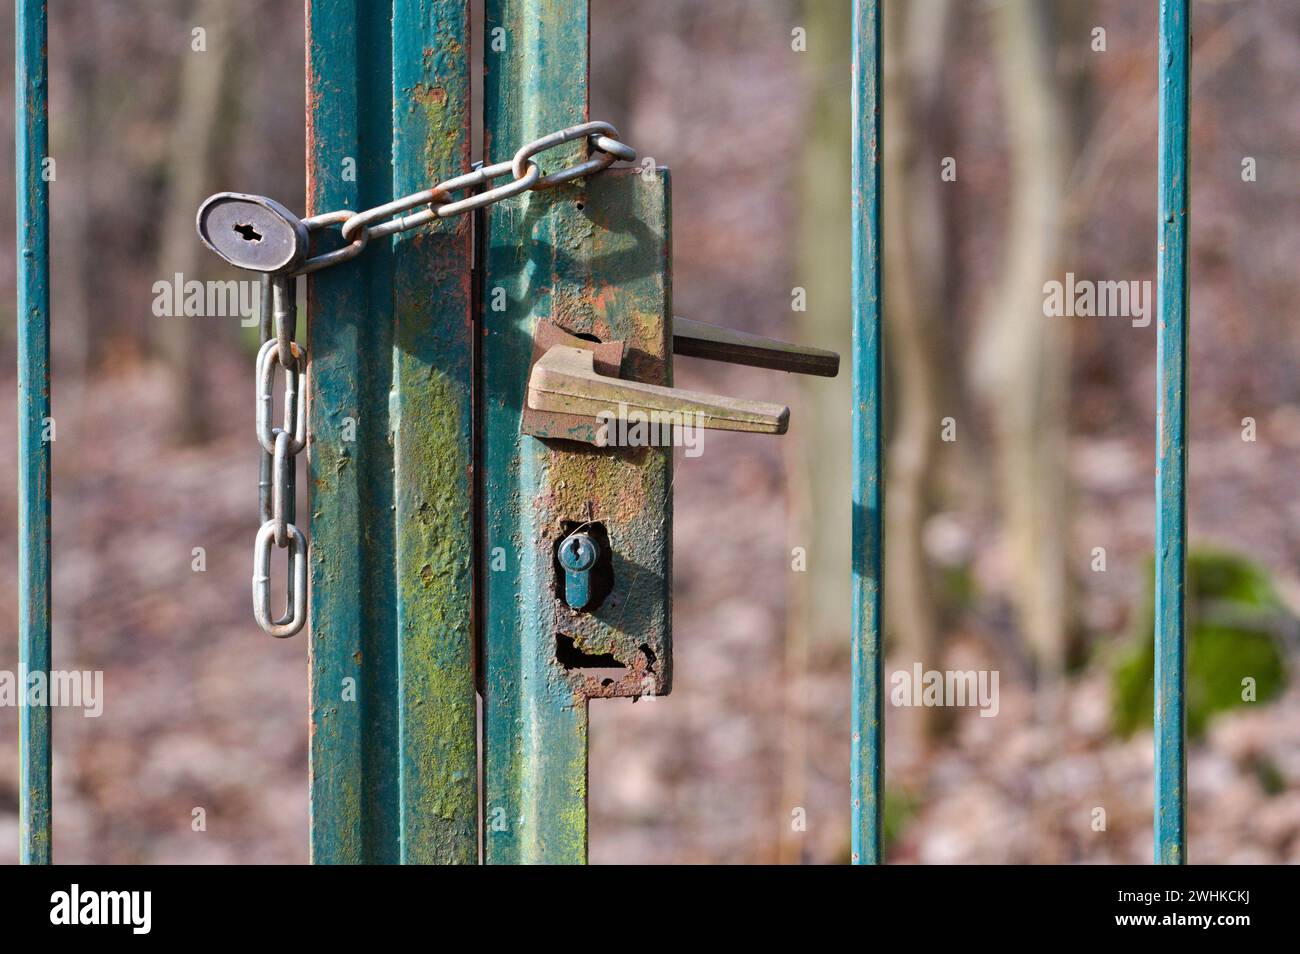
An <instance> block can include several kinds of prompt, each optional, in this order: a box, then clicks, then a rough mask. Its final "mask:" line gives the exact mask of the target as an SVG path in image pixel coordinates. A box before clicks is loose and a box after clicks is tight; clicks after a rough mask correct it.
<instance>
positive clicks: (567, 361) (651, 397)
mask: <svg viewBox="0 0 1300 954" xmlns="http://www.w3.org/2000/svg"><path fill="white" fill-rule="evenodd" d="M594 358H595V356H594V355H593V354H592V352H590V351H588V350H586V349H584V348H574V347H570V346H568V345H555V346H553V347H551V348H549V349H547V352H546V354H544V355H542V357H541V358H540V359H539V360H538V361H537V363H536V364H534V365H533V372H532V374H531V375H530V376H529V378H528V406H529V407H530V408H532V409H533V410H535V411H550V412H555V413H561V414H576V415H580V416H583V417H589V418H590V417H600V416H606V417H609V418H614V419H617V418H620V417H624V416H625V415H626V413H627V412H629V411H639V412H641V413H642V414H645V415H647V416H649V417H651V418H653V417H654V416H655V415H678V416H679V417H680V418H681V419H682V422H683V423H688V424H689V423H692V420H691V419H693V418H696V416H697V415H698V416H699V418H701V419H702V424H703V426H704V427H707V428H711V429H713V430H720V431H752V432H755V433H760V434H784V433H785V430H786V427H787V426H788V424H789V422H790V409H789V408H788V407H784V406H782V405H780V404H770V403H768V402H766V401H747V400H744V399H742V398H731V397H725V396H723V395H721V394H705V393H703V392H700V391H684V390H681V389H679V388H669V387H663V386H662V385H658V384H642V383H641V382H640V381H624V380H623V379H622V378H611V377H607V376H606V375H603V374H598V373H597V372H596V368H595V364H594Z"/></svg>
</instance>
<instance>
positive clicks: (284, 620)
mask: <svg viewBox="0 0 1300 954" xmlns="http://www.w3.org/2000/svg"><path fill="white" fill-rule="evenodd" d="M285 529H286V530H287V531H288V537H289V539H288V543H289V572H290V585H289V586H288V587H287V592H288V599H287V601H286V604H285V609H284V615H283V616H280V617H278V618H273V617H272V615H271V548H272V547H273V546H274V545H275V522H274V521H273V520H268V521H267V522H266V523H264V524H262V529H260V530H258V531H257V540H256V542H254V544H253V617H254V618H255V619H256V620H257V625H259V626H261V627H262V629H264V630H265V631H266V632H267V633H268V634H270V635H271V636H274V637H275V638H276V639H286V638H288V637H289V636H292V635H294V634H295V633H297V632H298V631H299V630H300V629H302V627H303V624H305V623H306V622H307V601H306V599H305V595H306V593H307V541H306V539H305V538H304V537H303V535H302V531H301V530H299V529H298V528H297V527H295V526H294V525H293V524H291V523H290V524H287V525H286V527H285Z"/></svg>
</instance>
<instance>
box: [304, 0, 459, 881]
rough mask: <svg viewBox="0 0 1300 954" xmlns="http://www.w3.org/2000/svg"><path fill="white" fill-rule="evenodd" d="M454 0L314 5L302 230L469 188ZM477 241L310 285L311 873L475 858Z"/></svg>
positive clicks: (370, 256)
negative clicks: (463, 184)
mask: <svg viewBox="0 0 1300 954" xmlns="http://www.w3.org/2000/svg"><path fill="white" fill-rule="evenodd" d="M466 8H467V4H466V3H465V2H464V0H438V2H434V0H424V2H420V0H391V2H390V3H377V2H362V0H313V2H312V3H311V5H310V7H309V9H308V103H309V110H308V116H309V118H308V167H309V176H308V209H309V211H310V212H312V213H319V212H323V211H331V210H334V209H340V208H351V209H360V208H368V207H371V206H374V205H378V204H380V203H383V202H387V201H389V200H390V199H391V198H392V197H393V196H394V195H395V194H406V193H409V192H413V191H416V190H417V189H421V188H427V187H428V186H429V185H430V184H431V183H433V182H436V181H438V180H439V179H442V178H446V177H448V176H450V175H452V174H455V173H459V172H462V171H465V169H466V167H467V164H468V160H469V106H468V102H469V64H468V60H469V53H468V41H467V37H468V26H469V24H468V15H467V10H466ZM469 242H470V233H469V224H468V223H467V222H466V221H464V220H463V219H462V220H461V221H459V222H455V223H445V224H441V225H438V226H434V227H431V228H426V229H421V230H418V231H415V232H411V233H407V234H405V235H403V236H402V237H401V238H390V239H387V240H382V241H379V240H377V241H375V242H372V243H371V244H370V246H369V247H368V248H367V249H366V251H365V253H364V254H363V255H361V256H359V257H358V258H357V259H355V260H354V261H351V262H348V263H345V264H343V265H339V266H336V267H334V268H330V269H326V270H324V271H322V272H318V273H316V274H314V275H313V276H312V277H311V279H310V281H309V286H308V289H309V308H308V355H309V360H310V386H309V390H310V394H311V398H310V405H309V418H310V429H311V443H310V445H309V452H308V460H309V473H310V476H311V514H312V520H311V531H312V543H311V583H312V597H311V644H310V645H311V650H310V657H311V662H310V669H311V725H312V741H311V806H312V817H311V839H312V859H313V861H315V862H321V863H333V862H337V863H395V862H463V863H473V862H474V861H476V860H477V856H478V836H477V812H478V804H477V797H478V796H477V764H476V751H475V733H476V726H475V719H476V713H475V698H474V684H473V668H472V662H473V641H472V633H471V630H470V607H471V597H472V585H471V571H472V563H471V552H472V542H471V541H472V531H473V516H472V508H471V496H470V484H471V471H470V443H471V432H470V407H471V404H470V394H471V371H472V361H471V356H470V351H471V345H472V329H471V326H470V320H471V313H470V301H469V277H470V268H471V254H470V244H469Z"/></svg>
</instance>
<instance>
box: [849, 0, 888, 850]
mask: <svg viewBox="0 0 1300 954" xmlns="http://www.w3.org/2000/svg"><path fill="white" fill-rule="evenodd" d="M882 53H883V46H882V44H881V29H880V3H879V0H854V3H853V92H852V103H853V173H852V175H853V182H852V190H853V191H852V195H853V240H852V256H853V410H852V431H853V520H852V533H853V541H852V546H851V557H852V565H853V633H852V647H851V653H852V660H853V663H852V665H853V675H852V687H853V688H852V697H853V714H852V726H851V743H850V745H851V749H850V760H851V770H850V804H851V810H852V836H851V841H852V845H851V851H852V854H851V859H852V862H853V863H854V864H880V863H881V862H882V861H883V860H884V844H883V840H882V834H881V816H882V811H883V808H884V797H885V788H884V784H885V780H884V775H885V722H884V712H883V709H882V699H883V696H884V692H883V688H882V687H883V681H884V652H885V644H884V633H883V628H882V627H883V622H884V605H883V597H884V576H883V574H884V543H885V540H884V523H883V513H884V490H883V488H884V433H883V429H882V421H881V397H882V393H883V392H882V377H883V369H882V351H883V349H884V341H883V339H882V323H881V307H882V304H883V302H884V295H883V292H882V290H881V267H880V255H881V243H880V235H881V231H880V230H881V163H880V150H881V134H882V127H881V105H882V104H881V96H880V92H881V56H882Z"/></svg>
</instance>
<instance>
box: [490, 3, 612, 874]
mask: <svg viewBox="0 0 1300 954" xmlns="http://www.w3.org/2000/svg"><path fill="white" fill-rule="evenodd" d="M484 40H485V46H486V50H485V53H484V58H485V64H484V93H483V98H484V141H485V149H484V155H485V157H486V158H487V159H488V160H489V161H500V160H502V159H504V158H506V157H507V156H509V155H510V154H512V153H513V152H514V151H515V150H516V149H517V148H518V147H519V146H520V145H522V144H523V143H525V142H527V141H529V140H531V139H534V138H536V137H538V136H540V135H542V134H544V133H548V132H551V131H553V130H556V129H562V128H564V127H567V126H571V125H574V124H576V123H580V122H582V121H584V120H585V119H586V111H587V3H586V0H487V3H486V25H485V33H484ZM580 146H581V144H575V150H574V151H575V152H576V149H577V148H580ZM548 161H553V162H555V163H556V167H558V165H559V164H560V161H561V160H560V158H559V157H558V155H557V153H552V154H550V155H549V156H548ZM560 193H561V190H555V191H554V193H552V194H545V193H528V194H525V195H523V196H520V197H518V198H514V199H510V200H507V201H505V202H502V203H500V204H498V205H496V206H494V207H492V208H491V209H489V210H488V213H487V223H488V225H487V229H488V231H487V242H486V251H485V265H484V286H485V288H484V301H485V308H484V313H483V330H484V338H483V370H482V375H483V377H482V380H483V382H484V387H485V395H484V401H483V424H482V426H483V436H482V440H483V457H484V466H485V467H486V476H485V481H484V488H483V507H484V520H485V525H484V551H485V552H484V553H483V554H481V555H480V559H481V560H482V561H483V565H482V567H483V568H482V574H483V576H482V578H483V587H484V594H483V595H484V601H483V602H484V620H483V631H482V632H483V640H484V681H483V694H484V695H483V772H484V796H483V799H484V800H483V839H484V854H485V859H486V860H487V862H488V863H490V864H517V863H570V864H573V863H583V862H585V861H586V858H587V702H586V700H585V699H583V698H575V694H574V692H573V690H572V688H571V686H570V685H569V683H568V682H567V681H566V680H565V679H563V678H562V676H561V674H560V673H559V672H557V668H558V667H557V666H556V665H555V645H554V641H555V630H554V597H553V595H552V593H551V591H550V589H549V587H546V588H544V587H538V586H537V585H535V584H536V581H538V580H540V579H543V578H545V577H546V576H547V575H548V574H549V572H550V568H549V566H548V565H539V561H546V563H549V558H550V555H549V554H546V553H543V552H541V550H539V548H538V547H537V546H535V543H536V541H537V540H539V539H541V535H542V534H541V530H542V527H541V526H540V521H539V517H538V514H537V513H536V510H535V502H536V501H537V500H538V499H539V496H540V494H541V492H542V490H543V488H544V487H545V485H546V481H547V472H546V471H547V464H548V459H547V451H546V449H545V447H544V446H543V445H542V444H541V443H540V442H539V441H537V440H536V439H534V438H532V437H527V436H524V435H521V434H520V431H519V426H520V411H521V409H522V407H523V401H524V389H525V386H526V383H527V376H528V367H529V364H530V361H531V356H532V329H533V326H534V324H535V322H536V321H537V319H538V317H539V316H544V315H547V314H549V310H550V307H551V304H552V298H551V294H550V292H551V291H552V289H553V287H554V284H555V283H554V282H553V280H552V279H553V270H552V266H553V262H551V261H549V260H548V259H547V258H546V256H548V255H550V254H551V252H550V251H548V250H554V249H557V248H560V247H561V245H559V244H557V243H559V241H560V238H561V233H560V222H559V217H558V214H557V211H556V209H557V206H556V201H557V200H556V198H555V195H558V194H560ZM498 288H500V289H502V290H503V292H502V293H503V294H504V296H505V298H504V304H505V310H504V311H496V310H494V309H493V307H492V305H493V302H494V298H495V299H496V300H497V301H500V300H501V299H500V295H499V294H497V293H496V291H495V290H496V289H498ZM494 567H495V568H494Z"/></svg>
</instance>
